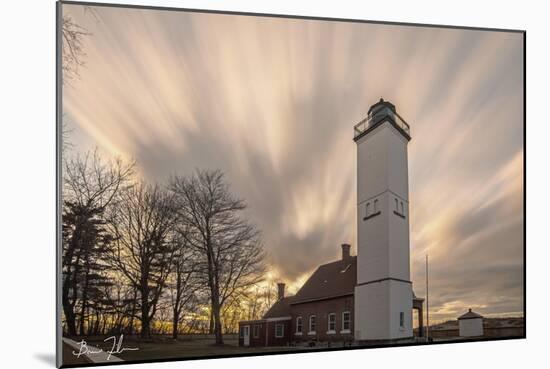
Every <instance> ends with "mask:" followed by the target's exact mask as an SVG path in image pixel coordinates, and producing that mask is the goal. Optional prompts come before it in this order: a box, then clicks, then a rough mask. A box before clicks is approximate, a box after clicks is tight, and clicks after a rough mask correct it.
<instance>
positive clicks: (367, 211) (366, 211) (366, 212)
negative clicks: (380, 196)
mask: <svg viewBox="0 0 550 369" xmlns="http://www.w3.org/2000/svg"><path fill="white" fill-rule="evenodd" d="M369 215H370V202H367V206H366V210H365V216H366V217H368V216H369Z"/></svg>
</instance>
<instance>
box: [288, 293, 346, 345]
mask: <svg viewBox="0 0 550 369" xmlns="http://www.w3.org/2000/svg"><path fill="white" fill-rule="evenodd" d="M290 310H291V315H292V332H291V335H292V337H291V341H297V342H300V341H324V342H327V341H328V342H337V341H338V342H341V341H348V340H352V339H353V331H354V328H353V327H354V321H355V319H354V316H353V296H346V297H339V298H334V299H330V300H322V301H314V302H308V303H303V304H297V305H291V308H290ZM344 311H349V312H350V315H351V324H350V333H347V334H344V333H341V332H340V331H341V330H342V313H343V312H344ZM330 313H335V314H336V333H335V334H327V331H328V314H330ZM310 315H315V316H316V318H317V319H316V321H317V324H316V325H317V327H316V332H317V333H316V335H314V336H310V335H308V331H309V316H310ZM298 316H301V317H302V335H301V336H298V335H295V332H296V318H297V317H298Z"/></svg>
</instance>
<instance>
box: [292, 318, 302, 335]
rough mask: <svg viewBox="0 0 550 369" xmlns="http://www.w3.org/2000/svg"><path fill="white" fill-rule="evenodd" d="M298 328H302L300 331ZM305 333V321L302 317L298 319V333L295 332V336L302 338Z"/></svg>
mask: <svg viewBox="0 0 550 369" xmlns="http://www.w3.org/2000/svg"><path fill="white" fill-rule="evenodd" d="M298 321H299V322H300V324H298ZM298 327H300V330H298ZM303 331H304V320H303V319H302V316H299V317H296V332H294V334H295V335H297V336H301V335H302V332H303Z"/></svg>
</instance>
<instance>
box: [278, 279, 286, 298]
mask: <svg viewBox="0 0 550 369" xmlns="http://www.w3.org/2000/svg"><path fill="white" fill-rule="evenodd" d="M284 297H285V284H284V283H277V300H281V299H283V298H284Z"/></svg>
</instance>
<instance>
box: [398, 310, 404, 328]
mask: <svg viewBox="0 0 550 369" xmlns="http://www.w3.org/2000/svg"><path fill="white" fill-rule="evenodd" d="M399 326H400V327H401V328H404V327H405V313H404V312H400V313H399Z"/></svg>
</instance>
